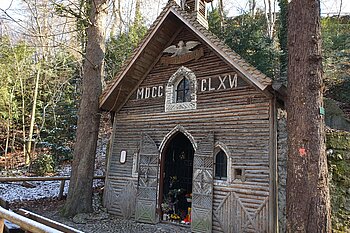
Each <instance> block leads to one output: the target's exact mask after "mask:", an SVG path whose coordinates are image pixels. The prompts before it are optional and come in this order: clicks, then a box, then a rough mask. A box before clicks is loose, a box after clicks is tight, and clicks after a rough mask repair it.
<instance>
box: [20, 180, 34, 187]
mask: <svg viewBox="0 0 350 233" xmlns="http://www.w3.org/2000/svg"><path fill="white" fill-rule="evenodd" d="M21 185H22V186H23V187H26V188H35V187H36V185H35V184H34V183H32V182H29V181H23V182H22V184H21Z"/></svg>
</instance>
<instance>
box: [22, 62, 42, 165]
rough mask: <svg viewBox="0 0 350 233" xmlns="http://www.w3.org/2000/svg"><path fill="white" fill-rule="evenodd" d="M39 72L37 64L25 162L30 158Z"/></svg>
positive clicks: (28, 161) (27, 162)
mask: <svg viewBox="0 0 350 233" xmlns="http://www.w3.org/2000/svg"><path fill="white" fill-rule="evenodd" d="M40 72H41V68H40V65H39V68H38V70H37V74H36V79H35V88H34V95H33V106H32V114H31V116H30V126H29V136H28V137H29V138H28V147H27V148H28V153H27V154H26V157H25V164H27V165H28V164H29V163H30V162H31V161H30V160H31V158H32V154H31V153H32V143H33V141H34V140H33V132H34V125H35V113H36V104H37V100H38V91H39V80H40Z"/></svg>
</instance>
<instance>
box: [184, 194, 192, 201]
mask: <svg viewBox="0 0 350 233" xmlns="http://www.w3.org/2000/svg"><path fill="white" fill-rule="evenodd" d="M185 197H186V201H187V202H192V193H187V194H186V195H185Z"/></svg>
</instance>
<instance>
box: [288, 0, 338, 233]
mask: <svg viewBox="0 0 350 233" xmlns="http://www.w3.org/2000/svg"><path fill="white" fill-rule="evenodd" d="M320 26H321V25H320V1H319V0H313V1H310V0H292V1H291V2H290V3H289V12H288V52H289V57H288V102H287V113H288V125H287V127H288V163H287V232H291V233H295V232H331V220H330V198H329V188H328V172H327V158H326V154H325V134H324V115H323V114H322V113H321V112H322V111H321V110H322V109H323V108H322V107H323V99H322V98H323V93H322V92H323V90H322V89H323V84H322V57H321V35H320V34H321V27H320ZM320 113H321V114H320Z"/></svg>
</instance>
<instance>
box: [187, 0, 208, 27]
mask: <svg viewBox="0 0 350 233" xmlns="http://www.w3.org/2000/svg"><path fill="white" fill-rule="evenodd" d="M212 1H213V0H181V7H182V9H184V10H186V11H188V12H190V13H191V14H193V15H194V16H195V17H196V19H197V21H198V22H199V23H200V24H202V25H203V26H204V27H205V28H208V19H207V10H206V3H209V2H212Z"/></svg>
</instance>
